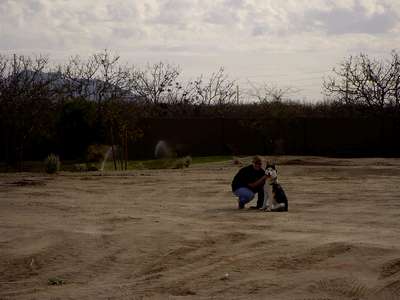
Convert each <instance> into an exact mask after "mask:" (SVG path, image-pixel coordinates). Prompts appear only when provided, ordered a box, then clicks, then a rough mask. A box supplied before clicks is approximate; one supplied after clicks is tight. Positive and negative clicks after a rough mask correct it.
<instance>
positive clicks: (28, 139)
mask: <svg viewBox="0 0 400 300" xmlns="http://www.w3.org/2000/svg"><path fill="white" fill-rule="evenodd" d="M180 75H181V70H180V68H179V67H178V66H175V65H170V64H166V63H163V62H159V63H156V64H152V65H151V64H148V65H146V66H145V67H142V68H139V67H136V66H132V65H128V64H124V63H122V62H121V59H120V57H119V56H118V55H115V54H112V53H111V52H110V51H108V50H105V51H103V52H99V53H95V54H93V55H91V56H90V57H88V58H87V59H83V58H81V57H79V56H74V57H71V58H69V60H68V61H67V62H65V63H64V64H58V65H57V64H53V63H51V61H50V58H49V57H48V56H42V55H39V56H23V55H11V56H7V55H0V126H1V127H0V138H1V149H0V160H2V161H4V162H5V163H6V164H7V165H10V166H14V167H17V169H21V170H22V169H23V161H24V160H25V159H26V157H29V158H31V157H30V155H29V153H30V151H32V149H33V148H35V147H40V144H46V145H50V146H51V145H53V148H56V145H60V144H62V145H63V147H62V148H63V149H57V150H58V151H61V152H62V155H63V156H64V157H65V158H69V159H73V158H79V157H81V156H82V155H83V153H84V152H85V150H86V148H87V146H88V145H90V144H92V143H107V144H109V145H117V144H118V145H120V148H121V149H124V150H123V153H124V154H123V155H124V159H125V161H126V160H127V159H128V157H127V153H128V151H127V147H128V145H129V144H130V143H131V142H132V141H135V140H137V139H139V138H141V136H142V134H143V132H142V130H141V128H140V126H139V124H140V122H142V120H145V119H146V118H209V117H212V118H215V117H218V118H245V119H246V118H247V119H255V120H256V119H257V118H296V117H337V116H341V117H343V116H349V117H351V116H354V115H358V116H364V115H366V114H374V115H376V114H378V115H380V116H388V115H391V116H392V115H393V116H395V117H397V118H398V116H399V112H400V101H399V100H400V61H399V54H398V53H397V52H396V51H392V53H391V56H390V59H376V58H370V57H369V56H367V55H366V54H360V55H358V56H355V57H349V58H348V59H346V60H345V61H343V62H342V63H340V64H339V66H338V67H337V68H334V69H333V71H332V75H331V76H329V77H328V78H325V80H324V83H323V86H322V89H323V92H324V93H325V96H326V97H325V99H324V101H320V102H318V103H314V104H307V103H300V102H296V101H292V100H290V99H289V98H288V95H290V94H291V93H292V94H293V93H295V90H293V89H291V88H279V87H276V86H270V85H268V84H263V85H261V86H258V87H254V88H253V89H252V90H251V91H248V92H247V93H243V92H239V91H240V89H239V86H238V85H237V83H236V82H235V81H234V80H232V79H230V78H229V76H228V75H227V74H226V73H225V71H224V69H223V68H220V69H218V70H217V71H216V72H214V73H212V74H210V75H209V76H207V77H205V76H202V75H200V76H198V77H197V78H195V79H194V80H190V81H183V80H181V78H180ZM250 97H251V99H252V100H251V101H246V100H247V99H249V98H250ZM252 124H255V123H251V122H250V123H249V124H248V126H253V125H252ZM254 126H256V125H254ZM51 150H52V149H49V152H50V151H51Z"/></svg>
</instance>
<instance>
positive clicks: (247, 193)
mask: <svg viewBox="0 0 400 300" xmlns="http://www.w3.org/2000/svg"><path fill="white" fill-rule="evenodd" d="M233 193H234V194H235V195H236V196H237V197H239V202H240V203H241V204H243V205H245V204H246V203H249V202H250V201H251V200H253V198H254V192H253V191H252V190H250V189H248V188H246V187H241V188H238V189H237V190H235V191H234V192H233Z"/></svg>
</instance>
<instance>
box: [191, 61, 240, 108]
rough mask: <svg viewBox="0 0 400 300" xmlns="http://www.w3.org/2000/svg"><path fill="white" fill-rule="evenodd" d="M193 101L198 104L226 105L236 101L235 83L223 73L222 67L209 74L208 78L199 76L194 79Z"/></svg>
mask: <svg viewBox="0 0 400 300" xmlns="http://www.w3.org/2000/svg"><path fill="white" fill-rule="evenodd" d="M194 86H195V91H196V95H195V96H194V97H195V100H196V101H195V103H196V104H200V105H226V104H232V103H234V102H236V83H235V81H233V80H230V79H229V77H228V75H226V74H225V71H224V68H222V67H221V68H220V69H219V70H218V71H217V72H214V73H212V74H211V76H210V78H208V80H204V79H203V76H200V77H199V78H198V79H197V80H195V81H194Z"/></svg>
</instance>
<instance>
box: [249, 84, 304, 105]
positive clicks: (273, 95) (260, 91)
mask: <svg viewBox="0 0 400 300" xmlns="http://www.w3.org/2000/svg"><path fill="white" fill-rule="evenodd" d="M248 84H249V85H250V89H249V90H248V92H247V93H248V95H249V96H250V97H251V98H253V99H254V98H255V99H256V100H257V101H258V102H259V103H271V102H282V101H284V100H289V96H290V95H293V94H295V93H298V92H299V89H295V88H293V87H290V86H286V87H280V86H277V85H274V84H268V83H261V84H255V83H253V82H250V81H249V82H248Z"/></svg>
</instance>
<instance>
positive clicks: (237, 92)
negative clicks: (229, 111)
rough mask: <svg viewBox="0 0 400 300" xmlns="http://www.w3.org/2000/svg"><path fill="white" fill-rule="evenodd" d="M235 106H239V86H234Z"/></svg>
mask: <svg viewBox="0 0 400 300" xmlns="http://www.w3.org/2000/svg"><path fill="white" fill-rule="evenodd" d="M236 104H238V105H239V85H236Z"/></svg>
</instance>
